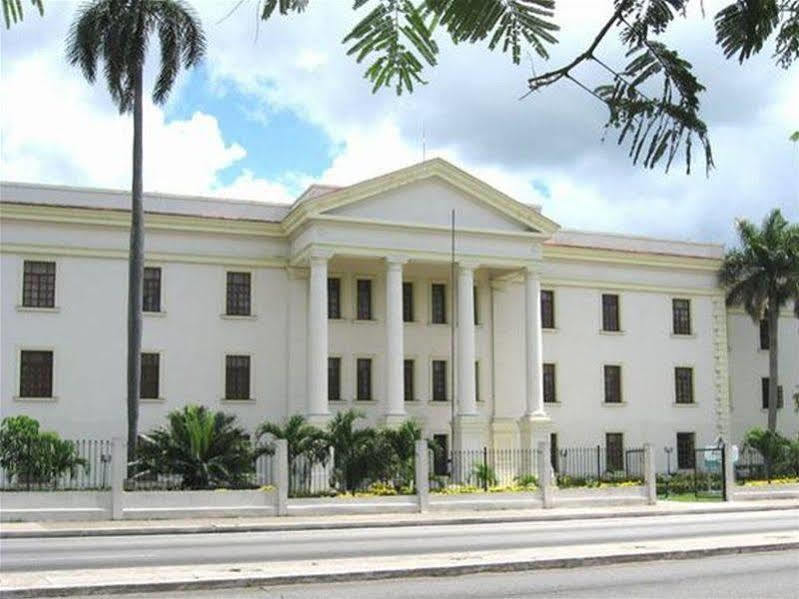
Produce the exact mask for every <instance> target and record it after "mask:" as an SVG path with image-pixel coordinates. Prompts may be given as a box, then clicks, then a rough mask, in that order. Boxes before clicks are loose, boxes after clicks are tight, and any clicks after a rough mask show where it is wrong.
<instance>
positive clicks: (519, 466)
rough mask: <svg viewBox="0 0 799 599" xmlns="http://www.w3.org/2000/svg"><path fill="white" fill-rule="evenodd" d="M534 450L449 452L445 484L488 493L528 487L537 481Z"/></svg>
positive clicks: (537, 453) (536, 454)
mask: <svg viewBox="0 0 799 599" xmlns="http://www.w3.org/2000/svg"><path fill="white" fill-rule="evenodd" d="M539 459H540V454H539V452H538V450H537V449H488V448H487V447H484V448H482V449H473V450H459V451H452V452H451V454H450V464H449V466H450V470H449V481H448V482H450V483H453V484H463V485H473V486H475V487H482V488H483V489H488V488H489V487H496V486H501V487H505V486H510V485H522V486H526V485H530V484H534V483H535V482H536V481H537V477H538V460H539Z"/></svg>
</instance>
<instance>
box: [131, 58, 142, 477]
mask: <svg viewBox="0 0 799 599" xmlns="http://www.w3.org/2000/svg"><path fill="white" fill-rule="evenodd" d="M142 86H143V83H142V67H141V66H139V68H138V72H137V73H136V81H135V82H134V90H135V91H134V93H135V97H134V100H133V184H132V189H131V207H130V257H129V264H128V462H132V461H133V460H134V457H135V455H136V440H137V435H138V425H139V396H140V392H139V387H140V384H141V381H140V376H141V329H142V314H141V309H142V279H143V277H144V206H143V198H142V193H143V182H142V166H143V164H142V162H143V148H142V136H143V122H142V121H143V117H142V104H143V102H142V95H143V94H142Z"/></svg>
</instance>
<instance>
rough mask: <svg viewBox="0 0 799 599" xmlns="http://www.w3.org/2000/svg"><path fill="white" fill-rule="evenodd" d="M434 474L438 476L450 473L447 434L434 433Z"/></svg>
mask: <svg viewBox="0 0 799 599" xmlns="http://www.w3.org/2000/svg"><path fill="white" fill-rule="evenodd" d="M433 444H434V445H435V450H434V451H433V474H435V475H436V476H446V475H447V474H448V473H449V468H447V465H448V462H449V437H447V435H433Z"/></svg>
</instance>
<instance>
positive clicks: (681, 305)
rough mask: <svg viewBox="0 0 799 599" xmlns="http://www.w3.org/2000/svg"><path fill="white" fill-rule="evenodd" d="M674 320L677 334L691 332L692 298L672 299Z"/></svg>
mask: <svg viewBox="0 0 799 599" xmlns="http://www.w3.org/2000/svg"><path fill="white" fill-rule="evenodd" d="M671 309H672V320H673V322H674V334H675V335H690V334H691V300H687V299H676V298H675V299H673V300H671Z"/></svg>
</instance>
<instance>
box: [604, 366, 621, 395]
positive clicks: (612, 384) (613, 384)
mask: <svg viewBox="0 0 799 599" xmlns="http://www.w3.org/2000/svg"><path fill="white" fill-rule="evenodd" d="M605 403H621V366H605Z"/></svg>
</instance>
